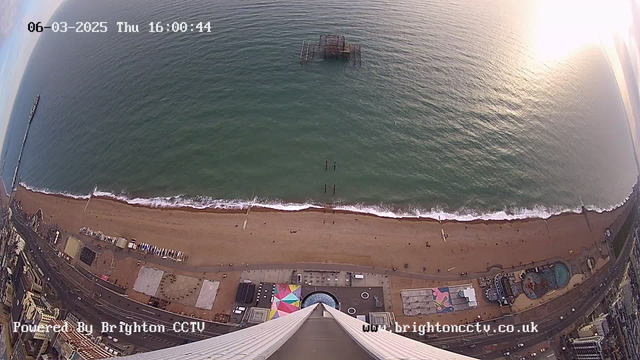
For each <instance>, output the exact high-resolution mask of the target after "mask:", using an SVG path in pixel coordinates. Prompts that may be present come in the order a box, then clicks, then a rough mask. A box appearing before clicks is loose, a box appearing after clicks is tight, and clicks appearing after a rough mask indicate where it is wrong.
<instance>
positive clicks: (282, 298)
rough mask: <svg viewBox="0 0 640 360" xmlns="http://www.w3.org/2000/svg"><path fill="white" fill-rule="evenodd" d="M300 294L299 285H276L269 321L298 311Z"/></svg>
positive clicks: (300, 288)
mask: <svg viewBox="0 0 640 360" xmlns="http://www.w3.org/2000/svg"><path fill="white" fill-rule="evenodd" d="M301 294H302V287H301V286H300V285H290V284H276V289H275V291H274V293H273V302H272V303H271V311H269V320H271V319H277V318H279V317H280V316H284V315H288V314H291V313H292V312H294V311H298V310H300V302H301V301H300V296H301Z"/></svg>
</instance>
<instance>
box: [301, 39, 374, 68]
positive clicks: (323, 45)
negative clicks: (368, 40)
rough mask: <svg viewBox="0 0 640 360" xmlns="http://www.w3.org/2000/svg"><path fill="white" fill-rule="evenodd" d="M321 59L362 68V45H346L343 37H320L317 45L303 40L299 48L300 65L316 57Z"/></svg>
mask: <svg viewBox="0 0 640 360" xmlns="http://www.w3.org/2000/svg"><path fill="white" fill-rule="evenodd" d="M321 56H322V58H323V59H344V60H348V61H350V62H352V63H353V65H355V66H358V67H360V66H362V45H359V44H352V43H348V42H347V41H346V39H345V37H344V35H320V41H319V42H318V44H312V43H311V42H309V41H307V40H305V41H303V42H302V46H301V47H300V64H302V63H308V62H309V61H310V60H313V59H315V58H316V57H318V58H320V57H321Z"/></svg>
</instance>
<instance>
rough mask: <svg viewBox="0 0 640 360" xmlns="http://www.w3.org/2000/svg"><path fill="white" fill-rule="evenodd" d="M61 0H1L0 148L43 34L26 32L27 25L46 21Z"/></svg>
mask: <svg viewBox="0 0 640 360" xmlns="http://www.w3.org/2000/svg"><path fill="white" fill-rule="evenodd" d="M62 1H63V0H1V1H0V149H2V147H3V145H4V141H5V135H6V133H7V127H8V125H9V118H10V117H11V110H12V108H13V102H14V100H15V98H16V94H17V93H18V87H19V86H20V80H22V75H23V74H24V70H25V68H26V67H27V63H28V62H29V58H30V57H31V52H32V51H33V48H34V47H35V46H36V42H37V41H38V38H39V35H40V34H38V33H30V32H29V31H27V24H28V23H29V22H31V21H33V22H38V21H41V22H42V23H43V24H46V23H47V22H48V21H49V19H50V18H51V15H53V13H54V12H55V11H56V9H57V8H58V6H60V4H61V3H62Z"/></svg>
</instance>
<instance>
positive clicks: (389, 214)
mask: <svg viewBox="0 0 640 360" xmlns="http://www.w3.org/2000/svg"><path fill="white" fill-rule="evenodd" d="M20 185H21V186H23V187H24V188H26V189H28V190H30V191H33V192H37V193H42V194H49V195H58V196H65V197H69V198H73V199H84V200H87V199H89V197H90V196H93V197H99V198H107V199H113V200H117V201H120V202H123V203H127V204H131V205H137V206H145V207H150V208H166V209H180V208H190V209H199V210H206V209H216V210H245V209H248V208H265V209H273V210H279V211H302V210H308V209H323V208H330V209H332V210H339V211H345V212H352V213H360V214H368V215H375V216H378V217H383V218H394V219H435V220H456V221H474V220H518V219H548V218H550V217H552V216H555V215H560V214H565V213H580V212H582V209H581V207H580V206H577V207H575V208H561V207H552V208H549V207H544V206H535V207H534V208H533V209H527V208H513V209H505V210H502V211H494V212H486V213H483V212H479V211H477V210H473V209H466V208H463V209H459V210H457V211H455V212H447V211H445V210H443V209H440V208H432V209H430V210H427V209H421V208H397V207H392V206H388V205H365V204H352V205H345V204H315V203H292V202H284V201H280V200H267V199H258V198H254V199H247V200H242V199H232V200H228V199H212V198H210V197H205V196H198V197H187V196H182V195H178V196H167V197H151V198H140V197H135V198H131V197H127V196H125V195H116V194H114V193H111V192H107V191H100V190H96V191H94V192H93V193H92V194H91V195H76V194H70V193H67V192H58V191H53V190H49V189H41V188H36V187H32V186H29V185H27V184H24V183H20ZM630 196H631V194H630V195H629V196H627V198H626V199H625V200H624V201H622V202H621V203H619V204H616V205H613V206H611V207H609V208H599V207H596V206H588V205H587V206H585V208H586V209H587V210H589V211H595V212H598V213H602V212H607V211H611V210H614V209H616V208H618V207H620V206H622V205H623V204H624V203H625V202H626V201H627V200H628V199H629V197H630Z"/></svg>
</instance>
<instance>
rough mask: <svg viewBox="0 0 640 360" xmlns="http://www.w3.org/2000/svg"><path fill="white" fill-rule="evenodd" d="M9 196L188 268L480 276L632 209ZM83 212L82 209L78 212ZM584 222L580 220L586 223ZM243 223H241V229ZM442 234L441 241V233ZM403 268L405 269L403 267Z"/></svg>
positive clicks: (594, 241)
mask: <svg viewBox="0 0 640 360" xmlns="http://www.w3.org/2000/svg"><path fill="white" fill-rule="evenodd" d="M17 199H18V200H19V201H20V202H21V203H22V206H23V208H24V209H25V210H26V211H27V212H29V213H33V212H35V211H37V210H38V209H39V208H41V209H42V210H43V212H44V220H45V221H46V222H48V223H56V224H58V225H59V226H60V227H62V228H63V229H64V230H66V231H71V232H78V230H79V229H80V227H83V226H85V227H88V228H91V229H93V230H100V231H103V232H104V233H106V234H109V235H116V234H120V235H122V236H125V237H129V238H135V239H137V240H138V241H143V242H147V243H150V244H153V245H157V246H160V247H169V248H173V249H176V250H182V251H184V252H185V253H186V254H187V255H188V256H189V260H188V262H189V264H190V265H192V266H214V265H218V264H229V263H233V264H268V263H300V262H315V263H321V262H326V263H340V264H358V265H367V266H376V267H383V268H388V269H391V268H394V267H395V268H398V269H401V270H403V271H411V272H421V273H437V272H438V269H441V272H443V273H444V272H446V271H447V269H450V268H452V267H455V269H453V270H451V271H452V272H455V273H459V272H462V271H466V272H469V273H474V272H483V271H486V270H487V269H488V267H491V266H495V265H501V266H502V267H504V268H509V267H511V266H517V265H520V264H526V263H531V262H532V261H536V262H538V261H544V260H547V259H551V258H557V257H564V258H570V257H571V256H576V255H577V254H579V253H580V252H581V250H582V249H583V248H592V247H594V246H601V242H602V241H603V240H604V236H603V231H604V229H605V228H607V227H608V226H609V225H610V224H611V223H613V222H614V220H615V219H616V218H617V217H618V216H619V214H620V213H622V212H623V211H624V209H625V208H626V207H627V206H628V205H629V204H630V203H629V202H627V203H626V204H625V205H623V206H621V207H619V208H617V209H615V210H613V211H610V212H604V213H596V212H588V213H586V215H585V214H562V215H558V216H554V217H551V218H549V219H547V220H543V219H526V220H514V221H475V222H457V221H446V222H442V223H439V222H438V221H435V220H430V219H419V220H418V219H389V218H380V217H376V216H370V215H364V214H353V213H339V212H336V213H333V212H332V211H331V210H327V211H326V212H323V210H320V211H313V210H311V211H308V210H307V211H300V212H282V211H271V210H264V209H262V210H260V211H255V209H254V210H252V211H250V212H249V214H248V215H247V213H246V211H243V212H229V211H224V212H220V211H208V210H193V209H160V208H146V207H141V206H132V205H129V204H125V203H122V202H119V201H116V200H113V199H109V198H96V197H94V198H92V199H91V201H90V202H89V205H88V206H87V200H82V199H73V198H68V197H63V196H59V195H47V194H42V193H37V192H33V191H30V190H27V189H25V188H24V187H20V188H19V190H18V193H17ZM85 207H86V210H85ZM587 219H588V222H587ZM245 221H246V224H245ZM443 230H444V233H445V234H446V235H447V238H446V241H444V240H443V237H442V231H443ZM405 264H406V266H405Z"/></svg>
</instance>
